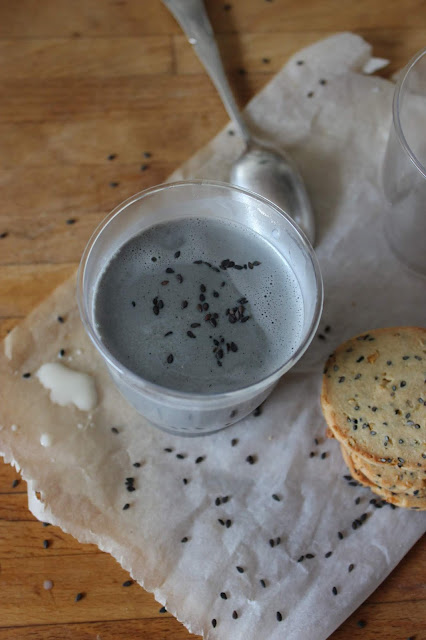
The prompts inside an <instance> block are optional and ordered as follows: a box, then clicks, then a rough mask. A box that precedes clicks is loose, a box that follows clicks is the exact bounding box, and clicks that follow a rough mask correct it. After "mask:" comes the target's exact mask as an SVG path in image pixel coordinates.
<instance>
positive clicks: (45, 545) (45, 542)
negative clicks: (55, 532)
mask: <svg viewBox="0 0 426 640" xmlns="http://www.w3.org/2000/svg"><path fill="white" fill-rule="evenodd" d="M43 547H44V548H45V549H47V548H48V547H49V540H43Z"/></svg>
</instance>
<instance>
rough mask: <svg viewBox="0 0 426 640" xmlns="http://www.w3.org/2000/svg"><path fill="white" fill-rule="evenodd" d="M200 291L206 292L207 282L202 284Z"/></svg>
mask: <svg viewBox="0 0 426 640" xmlns="http://www.w3.org/2000/svg"><path fill="white" fill-rule="evenodd" d="M200 291H201V293H205V292H206V285H205V284H200Z"/></svg>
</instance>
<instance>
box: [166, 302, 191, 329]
mask: <svg viewBox="0 0 426 640" xmlns="http://www.w3.org/2000/svg"><path fill="white" fill-rule="evenodd" d="M180 306H181V308H182V309H186V307H187V306H188V300H182V302H181V303H180ZM169 335H170V334H169Z"/></svg>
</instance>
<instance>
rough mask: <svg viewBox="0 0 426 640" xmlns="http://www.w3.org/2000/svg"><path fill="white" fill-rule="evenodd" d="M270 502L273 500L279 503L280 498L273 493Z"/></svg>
mask: <svg viewBox="0 0 426 640" xmlns="http://www.w3.org/2000/svg"><path fill="white" fill-rule="evenodd" d="M272 500H275V501H276V502H280V501H281V498H280V497H279V496H277V494H276V493H273V494H272Z"/></svg>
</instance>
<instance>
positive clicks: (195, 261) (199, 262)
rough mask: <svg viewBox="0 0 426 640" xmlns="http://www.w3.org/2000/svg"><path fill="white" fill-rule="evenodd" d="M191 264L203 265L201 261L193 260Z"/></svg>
mask: <svg viewBox="0 0 426 640" xmlns="http://www.w3.org/2000/svg"><path fill="white" fill-rule="evenodd" d="M193 264H203V261H202V260H194V263H193Z"/></svg>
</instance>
